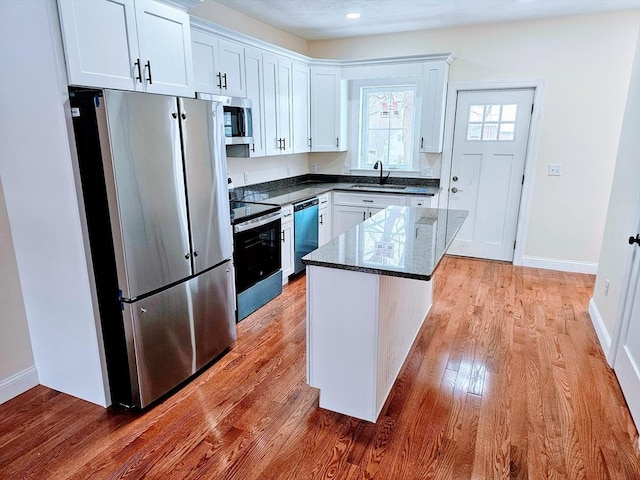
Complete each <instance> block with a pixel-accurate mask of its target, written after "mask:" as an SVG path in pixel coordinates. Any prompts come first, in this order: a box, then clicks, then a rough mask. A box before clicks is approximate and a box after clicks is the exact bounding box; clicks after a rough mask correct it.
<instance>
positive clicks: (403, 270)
mask: <svg viewBox="0 0 640 480" xmlns="http://www.w3.org/2000/svg"><path fill="white" fill-rule="evenodd" d="M467 214H468V212H466V211H464V210H443V209H437V208H413V207H395V206H393V207H387V208H385V209H384V210H382V211H381V212H378V213H376V214H375V215H373V216H372V217H371V218H369V219H367V220H365V221H364V222H362V223H361V224H360V225H357V226H355V227H353V228H352V229H351V230H349V231H347V232H345V233H343V234H342V235H340V236H339V237H337V238H334V239H333V240H331V241H330V242H328V243H327V244H325V245H323V246H322V247H320V248H318V249H317V250H314V251H313V252H311V253H310V254H308V255H306V256H305V257H303V258H302V262H303V263H304V264H305V265H315V266H320V267H329V268H338V269H343V270H353V271H357V272H364V273H373V274H377V275H390V276H396V277H405V278H414V279H417V280H430V279H431V277H432V275H433V272H434V270H435V269H436V267H437V266H438V263H440V260H441V259H442V257H443V256H444V254H445V252H446V251H447V248H448V247H449V245H450V244H451V242H452V241H453V238H454V237H455V235H456V234H457V233H458V230H459V229H460V227H461V226H462V223H463V222H464V220H465V218H466V217H467Z"/></svg>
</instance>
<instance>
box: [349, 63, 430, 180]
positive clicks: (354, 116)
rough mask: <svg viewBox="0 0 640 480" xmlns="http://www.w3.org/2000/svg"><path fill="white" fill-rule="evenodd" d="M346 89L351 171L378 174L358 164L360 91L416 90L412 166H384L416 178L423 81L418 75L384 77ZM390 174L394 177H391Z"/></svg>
mask: <svg viewBox="0 0 640 480" xmlns="http://www.w3.org/2000/svg"><path fill="white" fill-rule="evenodd" d="M350 83H351V85H350V89H349V93H350V98H349V100H350V104H351V108H350V113H351V122H350V125H351V132H352V135H350V137H351V140H350V157H351V161H350V164H351V170H352V171H359V172H363V173H364V172H368V173H372V172H375V173H378V170H374V169H373V166H371V167H367V166H364V165H363V164H362V163H361V159H360V157H361V146H362V144H363V143H362V142H363V125H362V113H363V105H361V98H360V92H361V90H362V88H364V87H366V88H370V87H373V88H375V87H393V86H408V85H410V86H412V87H414V86H415V100H414V102H415V106H414V109H415V111H414V125H413V148H412V152H411V156H412V158H411V164H410V165H409V166H407V168H398V167H396V166H391V165H387V164H386V163H385V164H384V165H383V166H384V170H385V171H387V172H396V173H400V174H404V173H409V174H415V173H418V172H419V168H420V127H421V120H422V79H421V77H420V76H418V75H408V76H402V77H384V78H370V79H357V80H351V82H350ZM392 174H393V173H392Z"/></svg>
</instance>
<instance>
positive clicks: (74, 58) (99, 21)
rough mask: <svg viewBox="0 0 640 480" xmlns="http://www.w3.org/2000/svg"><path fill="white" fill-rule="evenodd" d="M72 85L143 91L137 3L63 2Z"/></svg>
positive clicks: (62, 19) (115, 0)
mask: <svg viewBox="0 0 640 480" xmlns="http://www.w3.org/2000/svg"><path fill="white" fill-rule="evenodd" d="M58 9H59V12H60V25H61V27H62V39H63V41H64V49H65V54H66V63H67V74H68V76H69V79H68V80H69V84H71V85H86V86H91V87H102V88H114V89H119V90H137V89H142V83H141V81H139V80H137V79H136V76H137V74H138V69H137V66H136V61H138V58H139V55H138V32H137V29H136V17H135V9H134V3H133V0H100V1H98V0H96V1H93V2H87V1H85V0H59V1H58Z"/></svg>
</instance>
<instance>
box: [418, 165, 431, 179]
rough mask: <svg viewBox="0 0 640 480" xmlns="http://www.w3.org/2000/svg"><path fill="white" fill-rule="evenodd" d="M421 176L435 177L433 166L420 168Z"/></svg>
mask: <svg viewBox="0 0 640 480" xmlns="http://www.w3.org/2000/svg"><path fill="white" fill-rule="evenodd" d="M420 175H422V176H423V177H433V168H431V166H424V167H420Z"/></svg>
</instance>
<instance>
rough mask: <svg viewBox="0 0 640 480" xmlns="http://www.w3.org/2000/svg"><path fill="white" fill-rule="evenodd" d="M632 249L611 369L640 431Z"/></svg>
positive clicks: (639, 282)
mask: <svg viewBox="0 0 640 480" xmlns="http://www.w3.org/2000/svg"><path fill="white" fill-rule="evenodd" d="M638 231H640V225H639V226H638ZM632 248H633V253H632V255H631V274H630V276H629V284H628V286H627V288H628V290H627V298H626V301H624V307H623V308H624V310H623V314H622V330H621V334H620V341H619V343H618V351H617V353H616V358H615V361H614V369H615V372H616V376H617V377H618V382H620V388H621V389H622V393H624V398H625V399H626V401H627V405H628V406H629V410H630V411H631V416H632V417H633V420H634V421H635V423H636V425H637V426H638V427H640V245H638V244H634V246H633V247H632Z"/></svg>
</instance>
